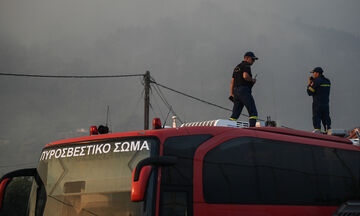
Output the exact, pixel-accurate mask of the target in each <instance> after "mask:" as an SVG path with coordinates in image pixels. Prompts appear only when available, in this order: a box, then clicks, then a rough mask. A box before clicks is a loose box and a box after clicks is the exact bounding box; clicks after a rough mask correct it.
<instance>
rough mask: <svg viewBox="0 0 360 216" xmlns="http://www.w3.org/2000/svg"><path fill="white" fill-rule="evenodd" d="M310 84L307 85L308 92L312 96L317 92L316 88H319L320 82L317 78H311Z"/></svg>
mask: <svg viewBox="0 0 360 216" xmlns="http://www.w3.org/2000/svg"><path fill="white" fill-rule="evenodd" d="M308 83H309V84H308V86H307V93H308V95H309V96H312V95H314V94H315V92H316V89H317V86H318V82H317V81H316V79H315V80H311V79H310V78H309V81H308Z"/></svg>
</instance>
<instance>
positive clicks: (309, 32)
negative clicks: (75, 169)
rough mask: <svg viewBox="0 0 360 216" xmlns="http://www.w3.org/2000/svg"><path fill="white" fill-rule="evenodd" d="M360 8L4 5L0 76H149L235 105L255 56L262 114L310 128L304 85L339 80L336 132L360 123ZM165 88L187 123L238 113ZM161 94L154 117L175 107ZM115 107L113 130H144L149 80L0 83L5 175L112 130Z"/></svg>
mask: <svg viewBox="0 0 360 216" xmlns="http://www.w3.org/2000/svg"><path fill="white" fill-rule="evenodd" d="M359 9H360V2H359V1H358V0H346V1H340V2H339V1H335V0H316V1H313V0H303V1H295V0H255V1H254V0H252V1H250V0H242V1H239V0H233V1H231V0H225V1H208V0H183V1H174V0H166V1H165V0H151V1H139V0H131V1H130V0H129V1H128V0H123V1H115V0H106V1H98V0H75V1H74V0H61V1H55V0H29V1H20V0H0V72H1V73H24V74H43V75H120V74H143V73H145V71H147V70H149V71H150V72H151V76H152V77H154V79H155V80H156V81H157V82H159V83H161V84H164V85H167V86H170V87H172V88H174V89H177V90H180V91H183V92H185V93H188V94H191V95H194V96H196V97H200V98H202V99H205V100H208V101H211V102H213V103H216V104H219V105H221V106H224V107H228V108H232V104H231V103H230V102H229V101H228V99H227V97H228V96H229V92H230V80H231V76H232V71H233V69H234V67H235V66H236V65H237V64H238V63H240V62H241V60H242V58H243V54H244V53H245V52H246V51H248V50H252V51H253V52H254V53H255V54H256V55H257V56H258V57H259V61H257V62H256V63H255V64H254V66H253V68H252V70H253V73H254V74H258V77H257V78H258V82H257V83H256V85H255V86H254V89H253V94H254V97H255V101H256V105H257V108H258V112H259V117H260V118H262V119H265V118H266V116H271V117H272V119H276V120H280V121H281V123H282V124H283V125H285V126H287V127H290V128H295V129H301V130H312V120H311V103H312V99H311V97H309V96H307V94H306V84H307V77H308V76H309V73H308V72H309V71H310V70H311V69H313V68H314V67H315V66H321V67H323V68H324V70H325V73H324V75H325V76H326V77H328V78H330V80H331V81H332V89H331V98H330V109H331V110H330V112H331V117H332V121H333V124H332V126H333V128H345V129H350V128H352V127H355V126H359V125H360V118H359V117H358V115H357V111H358V109H359V108H358V107H359V105H360V102H359V100H358V99H357V94H356V93H358V92H360V87H359V84H358V82H359V78H357V77H358V74H359V72H360V61H359V59H360V28H359V27H358V25H359V21H360V14H359V13H358V10H359ZM163 92H164V94H165V95H166V98H167V99H168V101H169V103H170V104H171V105H172V107H173V109H174V110H175V112H176V113H177V114H178V116H179V117H180V118H181V119H182V120H184V121H197V120H210V119H218V118H228V117H229V116H230V113H229V112H228V111H224V110H221V109H218V108H215V107H211V106H208V105H206V104H203V103H200V102H197V101H193V100H191V99H188V98H185V97H183V96H181V95H178V94H174V93H172V92H169V91H167V90H165V89H163ZM152 93H153V94H152V96H151V104H152V110H151V118H152V117H155V116H158V117H161V118H162V120H164V118H165V117H166V115H167V113H168V109H167V108H166V107H165V106H164V105H163V103H162V102H161V100H160V98H159V97H157V96H156V94H155V91H154V90H153V92H152ZM107 106H109V107H110V126H111V129H112V131H113V132H120V131H130V130H140V129H142V128H143V106H144V105H143V86H142V80H141V78H140V77H132V78H112V79H50V78H28V77H6V76H0V111H1V112H0V174H4V173H5V172H7V171H10V170H13V169H18V168H23V167H32V166H35V165H36V161H37V160H38V157H39V155H40V152H41V149H42V148H43V146H44V145H45V144H46V143H49V142H51V141H54V140H58V139H63V138H71V137H77V136H85V135H88V132H87V131H88V127H89V126H90V125H99V124H104V123H105V120H106V107H107ZM243 113H244V114H247V112H246V110H245V109H244V111H243ZM242 120H246V118H244V117H242ZM168 121H169V120H168Z"/></svg>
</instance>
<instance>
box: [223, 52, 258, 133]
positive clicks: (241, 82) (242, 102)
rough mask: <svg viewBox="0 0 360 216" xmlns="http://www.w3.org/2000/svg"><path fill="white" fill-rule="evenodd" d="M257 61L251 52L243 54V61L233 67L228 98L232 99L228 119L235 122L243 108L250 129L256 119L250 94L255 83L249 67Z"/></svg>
mask: <svg viewBox="0 0 360 216" xmlns="http://www.w3.org/2000/svg"><path fill="white" fill-rule="evenodd" d="M257 59H258V58H257V57H256V56H255V54H254V53H253V52H247V53H245V55H244V61H242V62H241V63H240V64H239V65H237V66H236V67H235V69H234V72H233V76H232V79H231V90H230V92H231V96H230V98H231V99H233V102H234V107H233V110H232V115H231V117H230V118H229V119H230V120H233V121H236V120H237V119H238V118H239V116H240V114H241V111H242V109H243V108H244V106H245V107H246V109H247V110H248V112H249V123H250V127H254V126H255V124H256V120H257V118H258V113H257V110H256V106H255V101H254V98H253V96H252V94H251V89H252V87H253V85H254V84H255V82H256V79H254V78H253V77H252V74H251V65H252V64H253V63H254V62H255V60H257Z"/></svg>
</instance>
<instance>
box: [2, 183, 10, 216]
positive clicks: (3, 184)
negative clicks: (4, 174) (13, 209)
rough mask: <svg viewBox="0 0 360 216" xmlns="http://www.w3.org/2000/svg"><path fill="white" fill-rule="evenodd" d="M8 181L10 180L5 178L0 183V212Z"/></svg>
mask: <svg viewBox="0 0 360 216" xmlns="http://www.w3.org/2000/svg"><path fill="white" fill-rule="evenodd" d="M10 180H11V179H10V178H6V179H3V180H2V181H1V182H0V210H1V207H2V203H3V199H4V194H5V188H6V186H7V184H8V183H9V181H10Z"/></svg>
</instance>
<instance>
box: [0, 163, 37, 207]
mask: <svg viewBox="0 0 360 216" xmlns="http://www.w3.org/2000/svg"><path fill="white" fill-rule="evenodd" d="M16 177H34V179H35V181H36V182H39V181H41V180H40V178H39V177H38V175H37V171H36V168H31V169H21V170H16V171H13V172H10V173H7V174H5V175H4V176H3V177H2V178H0V211H1V210H2V209H3V208H5V206H4V200H5V195H6V196H7V195H13V196H16V197H21V196H20V194H17V193H20V192H19V190H17V191H14V190H10V191H11V192H10V191H9V192H8V193H7V189H8V186H9V185H10V182H12V181H13V180H14V179H16ZM14 181H15V180H14ZM23 186H24V185H23ZM26 187H27V186H26ZM29 187H31V185H29ZM27 189H30V188H27ZM21 192H23V191H21ZM24 204H26V203H24ZM20 207H21V206H18V208H20ZM24 208H25V206H24Z"/></svg>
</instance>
